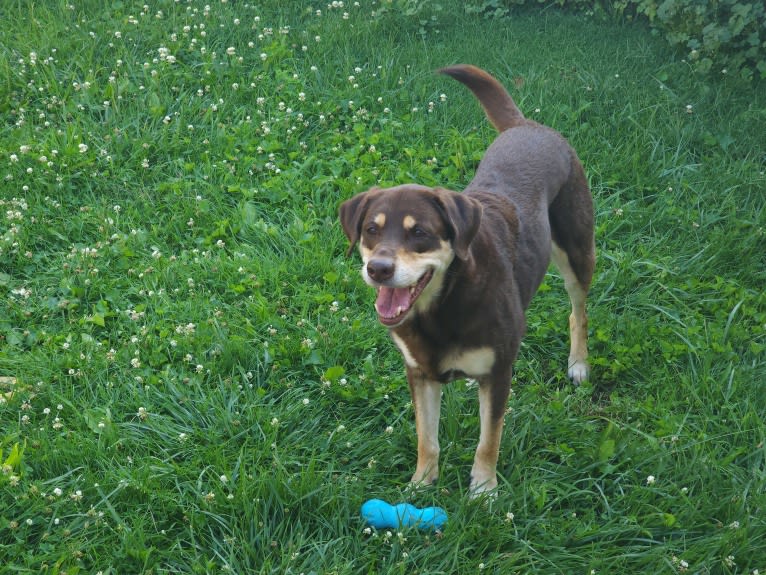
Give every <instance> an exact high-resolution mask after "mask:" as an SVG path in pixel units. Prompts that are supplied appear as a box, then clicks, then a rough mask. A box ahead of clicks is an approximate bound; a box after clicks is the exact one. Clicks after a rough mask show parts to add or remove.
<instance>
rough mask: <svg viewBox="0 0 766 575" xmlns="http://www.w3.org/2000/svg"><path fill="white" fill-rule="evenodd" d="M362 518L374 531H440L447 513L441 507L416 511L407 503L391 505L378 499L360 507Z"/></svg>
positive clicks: (445, 520) (415, 508)
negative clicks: (405, 529)
mask: <svg viewBox="0 0 766 575" xmlns="http://www.w3.org/2000/svg"><path fill="white" fill-rule="evenodd" d="M362 518H363V519H364V520H365V521H366V522H367V524H368V525H370V526H372V527H374V528H375V529H399V528H400V527H417V528H418V529H423V530H430V531H441V530H442V527H444V524H445V523H447V512H446V511H444V509H442V508H441V507H426V508H424V509H418V508H417V507H415V506H414V505H410V504H409V503H399V504H398V505H391V504H390V503H386V502H385V501H381V500H380V499H370V500H369V501H366V502H365V503H364V504H363V505H362Z"/></svg>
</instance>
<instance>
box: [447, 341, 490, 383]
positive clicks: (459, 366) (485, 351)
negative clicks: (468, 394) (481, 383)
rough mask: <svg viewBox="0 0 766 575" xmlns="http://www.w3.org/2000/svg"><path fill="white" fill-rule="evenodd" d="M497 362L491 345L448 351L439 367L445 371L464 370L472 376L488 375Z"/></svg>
mask: <svg viewBox="0 0 766 575" xmlns="http://www.w3.org/2000/svg"><path fill="white" fill-rule="evenodd" d="M494 364H495V350H493V349H492V348H491V347H477V348H474V349H457V350H454V351H452V352H451V353H448V354H447V355H446V356H445V357H444V359H443V360H442V361H441V364H440V365H439V368H440V369H441V370H442V371H443V372H447V371H452V370H456V371H462V372H463V373H464V374H466V375H468V376H470V377H480V376H482V375H487V374H488V373H489V372H490V371H491V370H492V366H493V365H494Z"/></svg>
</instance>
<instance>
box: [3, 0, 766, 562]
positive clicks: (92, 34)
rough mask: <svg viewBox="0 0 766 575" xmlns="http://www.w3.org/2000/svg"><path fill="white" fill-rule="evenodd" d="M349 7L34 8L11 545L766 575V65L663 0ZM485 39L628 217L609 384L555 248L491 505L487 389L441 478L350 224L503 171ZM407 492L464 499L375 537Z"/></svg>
mask: <svg viewBox="0 0 766 575" xmlns="http://www.w3.org/2000/svg"><path fill="white" fill-rule="evenodd" d="M340 4H341V3H336V2H333V3H331V4H321V5H316V6H312V7H310V8H309V7H308V5H306V4H304V3H299V2H293V3H285V2H276V1H274V2H271V1H270V2H263V3H258V4H257V6H256V5H250V4H247V3H239V2H220V3H219V2H210V3H209V5H210V6H209V8H208V7H206V6H205V3H203V2H193V1H188V2H169V1H168V2H158V3H154V4H152V5H151V7H146V8H144V7H143V2H138V3H136V2H130V1H125V2H118V3H112V4H111V5H110V6H109V8H105V7H104V6H105V5H104V4H103V3H101V2H95V1H93V0H85V1H83V2H76V3H75V2H71V3H69V2H63V1H50V2H41V3H32V4H30V3H26V2H7V3H6V4H5V5H4V7H3V8H0V21H2V22H3V24H2V26H0V86H1V88H0V90H1V93H2V96H3V97H2V98H0V113H1V114H2V118H3V122H2V125H1V126H0V166H2V169H1V170H2V171H1V174H0V175H1V176H2V184H0V186H1V187H0V206H1V207H2V210H0V221H2V225H0V295H2V303H1V304H0V305H1V306H2V307H1V308H0V309H1V310H2V311H0V377H1V378H2V379H0V450H2V453H1V454H0V463H2V464H3V470H2V473H1V474H0V572H2V573H56V574H58V573H68V574H72V573H78V572H81V573H219V572H233V573H295V574H297V573H334V574H346V573H349V574H350V573H416V572H417V573H423V574H426V573H430V574H436V573H450V574H451V573H473V572H479V571H481V572H484V573H566V574H569V573H683V572H687V573H749V574H754V573H756V572H758V571H760V572H766V560H765V559H764V558H765V557H766V519H765V517H766V514H765V513H766V494H765V489H766V460H765V459H766V458H765V455H766V454H765V452H764V439H765V436H766V424H765V423H764V413H766V388H765V386H766V295H764V289H763V287H764V285H766V272H765V270H766V257H765V256H764V254H766V236H765V235H764V225H765V224H766V214H765V213H764V203H765V202H764V193H763V190H764V189H765V187H766V177H765V176H764V170H765V169H766V156H765V155H764V148H763V132H764V126H765V125H766V122H765V120H766V117H765V116H764V109H766V102H765V101H764V93H763V91H762V90H761V88H762V86H759V85H748V84H741V83H738V81H737V80H735V79H732V78H727V77H721V78H712V79H711V78H708V79H702V78H700V77H697V76H694V75H693V74H692V72H691V71H690V70H689V67H688V66H687V65H686V63H685V62H683V61H682V60H680V59H679V58H678V57H677V56H676V55H675V54H674V53H673V52H672V51H670V50H669V49H668V48H666V47H665V46H664V45H663V44H662V43H661V42H660V41H659V40H658V39H656V38H654V37H652V36H651V34H650V33H649V32H647V30H645V29H643V28H641V27H638V26H635V25H633V26H624V27H622V26H614V25H613V24H609V23H604V22H600V21H598V20H595V19H589V18H584V17H574V16H567V15H561V14H559V13H557V12H555V11H553V10H540V11H535V12H533V13H519V14H514V15H513V16H512V17H511V18H508V19H504V20H484V19H481V18H480V17H478V16H476V15H465V14H463V11H462V8H461V7H460V5H459V4H458V3H448V2H445V3H442V5H441V6H437V5H435V4H434V5H432V4H428V3H421V4H417V3H408V4H406V6H405V8H407V9H410V10H411V11H412V12H413V14H409V13H405V8H402V7H401V6H400V5H399V4H390V3H370V2H367V1H361V2H360V3H359V4H360V5H356V4H354V3H351V2H345V3H344V4H343V5H340ZM397 6H399V8H397ZM317 9H321V15H318V14H317ZM460 61H463V62H471V63H475V64H478V65H481V66H484V67H485V68H487V69H488V70H490V71H492V72H493V73H495V74H496V75H497V76H498V77H500V78H501V79H502V80H503V81H504V82H505V83H506V84H507V85H509V86H510V87H511V91H512V93H513V95H514V97H515V98H516V99H517V101H518V102H519V105H520V107H521V108H522V109H523V110H524V112H525V113H526V114H527V115H528V116H530V117H533V118H535V119H539V120H540V121H542V122H544V123H546V124H549V125H552V126H554V127H555V128H557V129H558V130H560V131H561V132H562V133H564V134H565V135H566V136H567V137H568V138H569V139H570V141H571V142H572V143H573V144H574V146H575V147H576V149H577V150H578V152H579V154H580V157H581V158H582V160H583V163H584V165H585V166H586V169H587V172H588V174H589V177H590V180H591V186H592V189H593V192H594V195H595V198H596V205H597V218H598V230H597V247H598V257H599V260H598V262H599V263H598V272H597V277H596V281H595V283H594V286H593V290H592V295H591V304H590V318H591V343H592V350H591V351H592V363H593V368H594V369H593V376H592V381H591V382H589V383H587V384H585V385H582V386H580V387H577V388H575V387H573V386H571V385H570V384H569V383H568V382H567V381H565V376H564V375H563V372H564V370H563V365H564V362H565V359H566V354H567V345H568V343H567V340H566V316H567V313H568V310H567V309H566V308H567V306H566V305H565V303H564V300H565V296H564V292H563V288H562V286H561V282H560V281H559V279H558V278H557V277H555V275H554V274H553V272H551V275H550V277H548V278H546V281H545V283H544V285H543V287H542V289H541V291H540V293H539V294H538V296H537V297H536V299H535V301H534V304H533V307H532V309H531V310H530V312H529V316H528V322H529V332H528V335H527V337H526V339H525V343H524V346H523V349H522V353H521V358H520V360H519V361H518V364H517V366H516V367H517V369H516V382H515V386H514V390H515V392H514V395H513V397H512V398H511V400H510V404H509V412H508V417H507V421H506V432H505V437H504V442H503V446H502V452H501V464H500V469H499V471H500V475H501V489H500V493H499V495H498V497H497V498H496V499H495V500H491V501H478V502H472V501H470V500H469V499H468V498H467V479H468V477H467V476H468V471H469V469H470V464H471V458H472V455H473V449H474V447H475V442H476V440H477V438H478V418H477V405H476V403H477V402H476V393H475V390H474V389H472V387H471V385H470V383H467V382H456V383H454V384H452V385H450V386H448V387H446V388H445V394H444V403H445V405H444V409H443V418H442V425H441V436H442V446H443V457H442V477H441V480H440V484H439V487H438V488H436V489H433V490H426V491H423V492H421V493H417V494H415V495H414V496H410V495H408V494H407V493H406V492H405V489H406V481H407V479H408V478H409V476H410V474H411V472H412V467H413V465H414V444H415V434H414V429H413V422H412V420H413V414H412V408H411V405H410V403H409V395H408V391H407V385H406V382H405V379H404V374H403V369H402V366H401V361H400V359H399V358H398V357H397V353H396V350H395V349H394V347H393V346H392V345H391V344H390V342H389V340H388V339H387V336H386V334H385V333H384V330H383V329H382V328H381V327H380V326H379V325H376V322H375V319H374V315H373V311H372V305H371V299H370V293H369V291H368V288H367V287H366V286H365V285H364V284H363V282H362V281H361V278H360V277H359V273H358V266H359V261H358V258H357V257H356V256H353V257H351V258H346V257H345V250H346V247H347V246H346V244H345V241H344V238H343V237H342V233H341V231H340V228H339V225H338V224H337V221H336V210H337V206H338V204H339V202H340V201H341V200H342V199H345V198H348V197H350V196H351V195H353V194H354V193H356V192H359V191H362V190H364V189H366V188H367V187H369V186H372V185H376V184H382V185H385V184H392V183H401V182H406V181H417V182H420V183H423V184H427V185H444V186H449V187H452V188H454V189H461V188H462V187H463V186H464V185H465V184H466V183H467V182H468V181H469V180H470V178H471V174H472V172H473V170H474V168H475V166H476V164H477V162H478V160H479V159H480V157H481V154H482V151H483V150H484V149H485V147H486V146H487V144H488V143H489V142H490V141H491V139H492V137H493V133H492V130H491V128H490V127H489V125H488V123H487V122H486V120H485V119H484V118H483V117H482V114H481V111H480V109H479V107H478V105H477V104H476V103H475V102H474V101H473V100H472V98H471V96H470V94H469V93H468V92H467V91H466V90H464V89H463V88H462V87H461V86H459V85H458V84H456V83H454V82H452V83H451V82H450V81H448V79H447V78H442V77H438V76H435V75H434V74H433V73H432V71H433V70H434V69H436V68H438V67H439V66H442V65H446V64H449V63H454V62H460ZM371 497H378V498H383V499H388V500H391V501H399V500H404V499H410V500H412V501H413V502H414V503H416V504H418V505H431V504H436V505H439V506H441V507H443V508H445V509H446V510H447V512H448V514H449V523H448V526H447V528H446V530H445V531H444V533H443V534H441V535H439V536H435V535H428V534H422V533H418V532H413V531H403V532H399V533H397V532H393V533H388V532H380V533H374V532H368V531H365V528H364V525H363V524H362V522H361V520H360V519H359V507H360V505H361V503H362V502H363V501H365V500H366V499H368V498H371Z"/></svg>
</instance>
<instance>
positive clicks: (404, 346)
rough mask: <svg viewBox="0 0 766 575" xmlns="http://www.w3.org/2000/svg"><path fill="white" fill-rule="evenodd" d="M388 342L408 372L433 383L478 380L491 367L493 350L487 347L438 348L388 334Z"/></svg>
mask: <svg viewBox="0 0 766 575" xmlns="http://www.w3.org/2000/svg"><path fill="white" fill-rule="evenodd" d="M391 338H392V339H393V340H394V343H395V344H396V347H398V348H399V351H400V352H401V354H402V357H403V358H404V362H405V363H406V364H407V366H408V367H409V368H410V369H413V370H417V371H420V372H421V373H423V375H424V376H425V377H427V378H428V379H431V380H434V381H442V382H448V381H451V380H453V379H459V378H461V377H477V378H478V377H482V376H484V375H487V374H489V373H490V372H491V371H492V368H493V366H494V365H495V359H496V358H495V350H494V349H493V348H492V347H490V346H487V345H477V346H470V345H466V344H458V343H455V344H451V345H447V346H444V347H438V346H435V345H433V344H429V342H427V341H426V340H425V339H423V338H419V337H413V336H412V335H410V336H409V337H408V336H406V335H404V336H402V335H398V334H397V333H396V332H391Z"/></svg>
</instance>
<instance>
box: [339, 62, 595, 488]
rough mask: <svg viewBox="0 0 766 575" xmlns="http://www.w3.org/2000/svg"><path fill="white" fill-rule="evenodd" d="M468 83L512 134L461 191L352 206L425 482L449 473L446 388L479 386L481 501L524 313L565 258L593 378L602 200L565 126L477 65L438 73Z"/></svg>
mask: <svg viewBox="0 0 766 575" xmlns="http://www.w3.org/2000/svg"><path fill="white" fill-rule="evenodd" d="M439 72H440V73H442V74H446V75H447V76H450V77H452V78H454V79H456V80H458V81H459V82H461V83H463V84H464V85H465V86H467V87H468V88H469V89H470V90H471V91H472V92H473V93H474V95H475V96H476V98H477V99H478V100H479V102H480V104H481V105H482V107H483V108H484V111H485V112H486V115H487V117H488V119H489V121H490V122H491V123H492V124H493V125H494V127H495V128H496V129H497V130H498V132H499V135H498V136H497V138H496V139H495V141H494V142H493V143H492V144H491V145H490V146H489V148H488V149H487V151H486V152H485V155H484V157H483V159H482V160H481V162H480V163H479V166H478V167H477V169H476V173H475V175H474V178H473V180H472V181H471V182H470V183H469V184H468V186H467V187H466V188H465V190H463V192H462V193H458V192H454V191H450V190H446V189H442V188H430V187H425V186H421V185H417V184H404V185H399V186H396V187H392V188H385V189H381V188H372V189H370V190H368V191H366V192H363V193H360V194H358V195H356V196H354V197H352V198H351V199H349V200H346V201H345V202H343V203H342V204H341V205H340V209H339V217H340V223H341V226H342V228H343V231H344V233H345V235H346V236H347V238H348V240H349V242H350V247H349V249H348V254H347V255H351V253H352V252H353V249H354V246H355V245H356V244H357V243H358V244H359V251H360V254H361V257H362V269H361V272H362V276H363V278H364V281H365V282H366V283H367V284H369V285H370V286H372V287H373V288H375V290H376V292H377V296H376V301H375V310H376V312H377V314H378V319H379V320H380V323H382V324H383V325H384V326H385V327H387V328H388V330H389V332H390V335H391V338H392V339H393V341H394V343H395V344H396V346H397V347H398V348H399V351H400V352H401V355H402V357H403V359H404V364H405V366H406V371H407V382H408V384H409V388H410V392H411V394H412V400H413V405H414V408H415V426H416V430H417V437H418V448H417V465H416V467H415V473H414V474H413V476H412V480H411V481H412V484H414V485H416V486H419V485H424V484H432V483H434V482H435V481H436V479H437V477H438V474H439V439H438V429H439V416H440V403H441V386H442V384H444V383H447V382H450V381H452V380H454V379H460V378H472V379H475V380H477V381H478V384H479V385H478V389H479V414H480V428H481V429H480V435H479V443H478V447H477V448H476V453H475V457H474V462H473V467H472V469H471V482H470V493H471V494H472V496H477V495H479V494H482V493H485V492H493V491H494V490H496V488H497V485H498V483H497V460H498V453H499V448H500V441H501V436H502V430H503V420H504V415H505V412H506V405H507V401H508V396H509V393H510V387H511V377H512V373H513V364H514V361H515V359H516V355H517V353H518V351H519V345H520V343H521V339H522V337H523V336H524V333H525V330H526V319H525V311H526V309H527V307H528V305H529V303H530V300H531V299H532V296H533V295H534V294H535V292H536V291H537V288H538V287H539V285H540V283H541V282H542V280H543V278H544V276H545V273H546V271H547V269H548V265H549V262H550V261H551V260H553V262H554V264H555V265H556V267H557V268H558V270H559V272H560V274H561V276H562V277H563V279H564V285H565V288H566V291H567V293H568V295H569V299H570V302H571V305H572V313H571V315H570V317H569V329H570V338H571V342H570V353H569V365H568V375H569V377H570V378H571V379H572V380H573V381H574V382H575V383H580V382H582V381H584V380H586V379H587V378H588V372H589V367H588V346H587V337H588V334H587V330H588V319H587V315H586V296H587V294H588V290H589V288H590V283H591V279H592V276H593V271H594V267H595V239H594V213H593V200H592V197H591V194H590V190H589V187H588V182H587V179H586V176H585V172H584V170H583V167H582V164H581V163H580V160H579V159H578V157H577V154H576V153H575V151H574V150H573V149H572V147H571V146H570V145H569V144H568V143H567V141H566V140H565V139H564V138H563V137H562V136H561V135H560V134H559V133H558V132H556V131H554V130H552V129H551V128H548V127H545V126H543V125H541V124H538V123H536V122H534V121H532V120H528V119H526V118H525V117H524V116H523V115H522V113H521V112H520V111H519V109H518V108H517V106H516V104H515V103H514V101H513V99H512V98H511V96H510V95H509V94H508V92H507V91H506V90H505V88H504V87H503V86H502V84H500V82H498V80H496V79H495V78H494V77H492V76H491V75H490V74H488V73H487V72H485V71H484V70H481V69H480V68H477V67H475V66H471V65H455V66H451V67H447V68H443V69H441V70H439Z"/></svg>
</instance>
